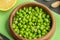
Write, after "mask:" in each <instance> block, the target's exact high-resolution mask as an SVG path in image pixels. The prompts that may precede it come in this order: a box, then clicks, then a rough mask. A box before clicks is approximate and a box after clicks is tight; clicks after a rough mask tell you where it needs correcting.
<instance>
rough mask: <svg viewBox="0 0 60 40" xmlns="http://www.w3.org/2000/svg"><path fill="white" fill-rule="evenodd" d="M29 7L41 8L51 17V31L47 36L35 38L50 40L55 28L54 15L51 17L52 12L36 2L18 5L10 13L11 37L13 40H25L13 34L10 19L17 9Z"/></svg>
mask: <svg viewBox="0 0 60 40" xmlns="http://www.w3.org/2000/svg"><path fill="white" fill-rule="evenodd" d="M30 6H31V7H35V6H38V7H41V8H43V9H44V10H45V11H46V12H47V13H49V15H50V16H51V19H52V23H51V24H52V26H51V30H50V31H49V33H48V34H47V35H45V36H44V37H42V38H37V39H36V40H48V39H50V38H51V37H52V35H53V34H54V32H55V28H56V27H55V26H56V24H55V18H54V15H53V13H52V11H51V10H50V9H49V8H48V7H46V6H45V5H43V4H41V3H37V2H28V3H24V4H21V5H19V6H18V7H16V8H15V9H14V10H13V11H12V13H11V15H10V18H9V30H10V33H11V35H12V36H13V37H14V39H15V40H26V38H23V37H20V36H19V35H18V34H16V33H15V32H14V30H13V28H12V19H13V17H14V16H15V13H16V12H17V11H18V10H19V9H21V8H23V7H30Z"/></svg>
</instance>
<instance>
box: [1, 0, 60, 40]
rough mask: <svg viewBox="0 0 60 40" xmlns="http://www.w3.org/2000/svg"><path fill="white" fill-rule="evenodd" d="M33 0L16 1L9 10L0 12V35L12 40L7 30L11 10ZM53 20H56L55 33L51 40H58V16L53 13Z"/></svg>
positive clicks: (59, 34)
mask: <svg viewBox="0 0 60 40" xmlns="http://www.w3.org/2000/svg"><path fill="white" fill-rule="evenodd" d="M31 1H33V0H18V1H17V3H16V5H15V6H14V7H13V8H11V9H10V10H8V11H6V12H3V11H0V33H1V34H3V35H5V36H6V37H8V38H9V39H10V40H13V37H12V36H11V34H10V32H9V28H8V20H9V15H10V14H11V12H12V10H13V9H14V8H15V7H16V6H18V5H19V4H21V3H24V2H31ZM53 14H54V16H55V18H56V32H55V34H54V35H53V37H52V39H51V40H60V25H59V24H60V15H58V14H56V13H55V12H53Z"/></svg>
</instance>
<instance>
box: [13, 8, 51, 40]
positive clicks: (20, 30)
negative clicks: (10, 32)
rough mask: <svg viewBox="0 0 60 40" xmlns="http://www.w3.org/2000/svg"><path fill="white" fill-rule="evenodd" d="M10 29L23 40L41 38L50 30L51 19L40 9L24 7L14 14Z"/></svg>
mask: <svg viewBox="0 0 60 40" xmlns="http://www.w3.org/2000/svg"><path fill="white" fill-rule="evenodd" d="M12 27H13V29H14V31H15V32H16V33H17V34H18V35H19V36H21V37H23V38H27V39H37V38H41V37H43V36H45V35H46V34H47V33H48V32H49V31H50V29H51V17H50V15H49V14H48V13H47V12H46V11H44V9H42V8H40V7H28V8H27V7H24V8H22V9H19V10H18V11H17V12H16V13H15V16H14V17H13V21H12Z"/></svg>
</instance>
